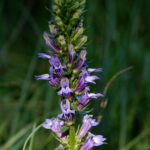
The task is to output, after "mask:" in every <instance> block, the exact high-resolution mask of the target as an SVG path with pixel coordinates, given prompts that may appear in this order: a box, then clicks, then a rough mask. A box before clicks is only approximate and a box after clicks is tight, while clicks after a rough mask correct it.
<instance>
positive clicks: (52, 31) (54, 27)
mask: <svg viewBox="0 0 150 150" xmlns="http://www.w3.org/2000/svg"><path fill="white" fill-rule="evenodd" d="M49 29H50V32H51V34H53V35H56V34H58V29H57V28H56V25H54V24H49Z"/></svg>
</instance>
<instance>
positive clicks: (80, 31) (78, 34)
mask: <svg viewBox="0 0 150 150" xmlns="http://www.w3.org/2000/svg"><path fill="white" fill-rule="evenodd" d="M83 31H84V29H83V28H79V29H78V30H77V33H76V34H75V36H74V37H73V39H72V41H75V40H76V39H77V38H78V37H79V36H80V35H81V34H83Z"/></svg>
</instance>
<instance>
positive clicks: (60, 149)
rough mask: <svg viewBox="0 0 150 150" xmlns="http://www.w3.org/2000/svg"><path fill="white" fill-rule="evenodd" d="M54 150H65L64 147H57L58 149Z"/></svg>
mask: <svg viewBox="0 0 150 150" xmlns="http://www.w3.org/2000/svg"><path fill="white" fill-rule="evenodd" d="M54 150H64V148H62V147H57V148H55V149H54Z"/></svg>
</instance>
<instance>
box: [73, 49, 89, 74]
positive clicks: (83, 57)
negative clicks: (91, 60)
mask: <svg viewBox="0 0 150 150" xmlns="http://www.w3.org/2000/svg"><path fill="white" fill-rule="evenodd" d="M86 54H87V51H86V50H82V51H81V52H80V56H79V60H78V61H77V63H76V66H75V69H74V70H73V72H74V73H76V72H78V71H79V70H80V69H81V67H82V66H83V64H84V63H85V61H86Z"/></svg>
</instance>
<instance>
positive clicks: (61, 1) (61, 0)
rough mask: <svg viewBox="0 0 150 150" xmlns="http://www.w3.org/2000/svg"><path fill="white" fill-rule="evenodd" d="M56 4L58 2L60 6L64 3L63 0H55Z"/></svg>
mask: <svg viewBox="0 0 150 150" xmlns="http://www.w3.org/2000/svg"><path fill="white" fill-rule="evenodd" d="M54 2H55V4H57V5H58V6H62V4H63V0H54Z"/></svg>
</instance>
